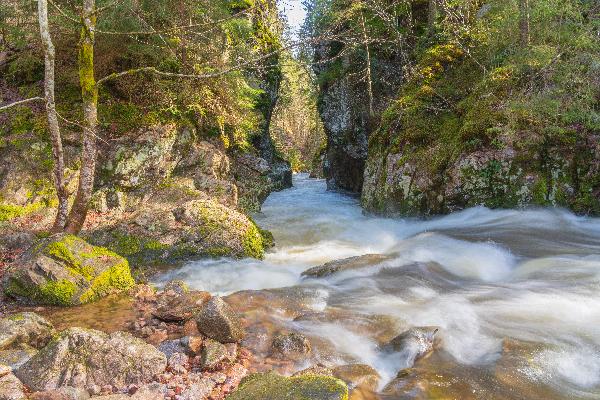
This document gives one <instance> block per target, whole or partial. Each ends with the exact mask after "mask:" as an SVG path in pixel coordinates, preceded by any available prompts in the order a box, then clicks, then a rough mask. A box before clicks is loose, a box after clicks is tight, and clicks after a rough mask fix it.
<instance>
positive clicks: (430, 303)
mask: <svg viewBox="0 0 600 400" xmlns="http://www.w3.org/2000/svg"><path fill="white" fill-rule="evenodd" d="M255 220H256V222H257V223H258V224H259V225H260V226H261V227H263V228H265V229H269V230H270V231H271V232H272V233H273V235H274V237H275V241H276V246H275V247H274V248H273V249H272V250H271V251H270V252H269V253H268V254H267V255H266V257H265V259H264V260H260V261H257V260H249V259H245V260H239V261H235V260H230V259H219V260H202V261H194V262H189V263H187V264H185V265H183V266H182V267H180V268H178V269H176V270H173V271H170V272H168V273H165V274H163V275H162V276H161V277H160V278H159V279H158V282H159V283H160V282H165V281H167V280H170V279H183V280H185V281H186V282H187V283H188V284H189V285H190V286H191V287H193V288H196V289H202V290H207V291H210V292H212V293H220V294H222V295H228V297H227V298H228V299H229V300H230V301H231V302H233V303H235V304H236V305H237V307H238V308H240V309H242V311H243V312H245V314H246V321H247V322H248V323H249V324H250V325H251V328H250V336H251V337H252V334H254V342H252V340H249V343H250V342H252V343H254V345H255V346H256V347H258V348H260V347H261V346H263V347H265V344H264V343H262V344H261V343H259V342H260V340H258V339H257V338H258V337H263V342H264V341H265V340H264V337H266V336H265V335H267V334H272V333H273V332H276V331H295V332H301V333H303V334H305V335H307V336H308V337H309V338H311V341H312V343H313V351H312V355H311V357H310V359H308V360H304V361H303V362H302V363H300V364H298V363H296V364H294V365H293V366H291V367H290V366H288V367H287V368H288V369H287V370H286V371H285V372H287V373H290V372H293V370H296V369H300V368H304V367H306V366H308V365H310V364H312V363H316V362H321V363H323V364H325V365H328V366H333V365H337V364H343V363H364V364H368V365H370V366H372V367H374V368H375V369H377V371H378V372H379V374H380V375H381V377H382V379H381V381H380V385H379V389H378V392H379V394H373V398H390V399H391V398H440V399H441V398H444V399H445V398H457V399H471V398H472V399H592V398H594V399H599V398H600V219H596V218H586V217H579V216H575V215H573V214H571V213H569V212H567V211H563V210H558V209H532V210H525V211H518V210H489V209H486V208H483V207H477V208H472V209H468V210H465V211H462V212H457V213H453V214H451V215H448V216H443V217H439V218H434V219H428V220H421V219H385V218H377V217H373V216H367V215H364V214H363V212H362V210H361V208H360V205H359V201H358V199H355V198H352V197H349V196H345V195H342V194H339V193H334V192H328V191H327V190H326V188H325V183H324V181H322V180H315V179H309V178H308V177H307V176H306V175H302V174H299V175H295V176H294V187H293V188H291V189H288V190H284V191H281V192H278V193H273V194H271V196H270V197H269V198H268V199H267V201H266V202H265V204H264V205H263V208H262V212H261V213H259V214H257V215H256V216H255ZM364 254H383V255H386V257H385V258H379V259H376V261H374V262H373V263H372V264H369V265H367V266H365V267H363V268H359V269H354V270H348V271H343V272H340V273H337V274H333V275H330V276H328V277H324V278H310V279H309V278H303V277H301V275H300V274H301V272H303V271H304V270H306V269H307V268H310V267H313V266H316V265H319V264H323V263H324V262H327V261H330V260H335V259H341V258H346V257H350V256H359V255H364ZM267 321H268V322H267ZM415 326H436V327H439V328H440V331H439V333H438V341H437V344H436V349H435V351H434V353H433V355H432V356H431V357H429V358H426V359H423V360H419V361H417V363H416V364H415V365H414V368H412V369H411V370H408V371H405V373H404V374H403V375H402V376H401V378H400V379H396V380H395V381H393V380H394V378H395V377H396V374H397V373H398V372H399V371H400V370H402V369H403V368H405V367H410V365H407V361H406V360H404V359H402V357H401V356H399V355H398V354H389V353H386V352H382V351H381V350H380V345H381V344H382V343H384V342H385V341H387V340H389V339H390V338H392V337H393V336H395V335H397V334H399V333H401V332H402V331H404V330H406V329H408V328H410V327H415ZM261 332H262V336H260V335H259V333H261ZM267 336H268V335H267ZM265 351H266V350H265ZM280 367H281V366H280ZM281 368H283V367H281ZM391 381H393V382H392V384H390V382H391ZM419 396H421V397H419Z"/></svg>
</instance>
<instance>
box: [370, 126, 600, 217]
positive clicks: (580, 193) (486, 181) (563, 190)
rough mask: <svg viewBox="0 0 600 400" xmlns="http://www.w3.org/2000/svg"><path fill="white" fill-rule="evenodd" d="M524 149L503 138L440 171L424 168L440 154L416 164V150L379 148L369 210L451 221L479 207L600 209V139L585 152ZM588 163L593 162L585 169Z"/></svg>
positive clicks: (373, 166)
mask: <svg viewBox="0 0 600 400" xmlns="http://www.w3.org/2000/svg"><path fill="white" fill-rule="evenodd" d="M519 140H521V139H519ZM523 140H525V139H524V138H523ZM524 144H525V143H520V144H519V143H515V140H514V138H509V137H501V138H499V139H498V140H497V143H496V145H495V147H488V148H480V149H477V150H475V151H465V152H463V153H462V154H460V155H459V156H458V157H457V158H455V159H454V160H453V161H451V162H450V163H449V164H448V165H447V166H445V167H444V168H442V169H441V170H440V169H432V168H428V167H426V166H425V165H424V164H423V162H424V160H426V159H428V158H430V157H434V156H435V155H434V153H435V152H437V151H439V149H436V148H431V149H428V150H426V152H427V153H428V154H427V155H423V156H422V157H419V158H414V157H411V156H410V153H409V151H410V152H412V151H414V149H413V150H408V149H403V148H400V149H398V150H395V147H393V146H390V147H389V148H385V149H383V150H382V149H378V148H377V147H375V146H374V147H373V149H372V151H371V152H370V154H369V160H368V161H367V167H366V169H365V175H364V177H365V183H364V190H363V192H362V199H361V200H362V204H363V206H364V207H365V208H366V209H367V210H368V211H371V212H375V213H380V214H386V215H397V214H402V215H433V214H446V213H450V212H453V211H458V210H462V209H464V208H468V207H473V206H479V205H483V206H486V207H490V208H497V207H503V208H507V207H516V208H522V207H526V206H528V205H532V204H533V205H541V206H564V207H568V208H571V209H574V210H576V211H581V212H590V211H592V212H593V210H594V209H598V210H600V206H598V205H597V200H595V199H596V196H597V192H598V191H600V188H598V187H597V185H596V184H595V183H594V182H595V179H597V178H595V177H596V176H598V174H599V173H600V164H599V163H598V160H600V137H591V138H590V143H589V144H588V145H587V146H585V148H583V147H582V148H579V149H569V148H568V146H562V147H561V148H559V147H556V148H555V149H554V150H548V149H543V148H541V147H538V148H536V146H530V145H527V146H528V147H529V148H524V147H523V145H524ZM541 152H543V153H541ZM583 160H588V161H586V162H584V163H583V164H582V162H583Z"/></svg>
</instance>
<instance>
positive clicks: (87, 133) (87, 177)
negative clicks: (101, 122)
mask: <svg viewBox="0 0 600 400" xmlns="http://www.w3.org/2000/svg"><path fill="white" fill-rule="evenodd" d="M95 8H96V5H95V0H84V1H83V14H82V17H81V22H82V27H81V38H80V40H79V60H78V62H79V82H80V85H81V97H82V100H83V115H84V127H83V150H82V152H81V169H80V171H79V186H78V188H77V195H76V196H75V201H74V203H73V207H71V212H70V213H69V218H68V221H67V226H66V231H67V232H69V233H78V232H79V231H80V230H81V228H82V227H83V223H84V222H85V217H86V216H87V212H88V206H89V202H90V199H91V197H92V191H93V189H94V174H95V169H96V127H97V125H98V85H97V84H96V79H95V78H94V31H95V29H96V15H95Z"/></svg>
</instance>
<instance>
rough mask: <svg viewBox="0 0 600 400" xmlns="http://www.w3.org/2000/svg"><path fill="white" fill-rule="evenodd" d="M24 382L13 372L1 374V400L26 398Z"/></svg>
mask: <svg viewBox="0 0 600 400" xmlns="http://www.w3.org/2000/svg"><path fill="white" fill-rule="evenodd" d="M26 399H27V396H26V395H25V388H24V387H23V384H22V383H21V382H20V381H19V380H18V379H17V377H16V376H14V375H13V374H7V375H4V376H0V400H26Z"/></svg>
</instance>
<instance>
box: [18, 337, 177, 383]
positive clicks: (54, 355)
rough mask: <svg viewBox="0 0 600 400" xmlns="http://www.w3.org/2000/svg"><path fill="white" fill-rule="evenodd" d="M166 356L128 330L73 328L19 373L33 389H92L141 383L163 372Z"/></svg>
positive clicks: (44, 349) (56, 339) (53, 341)
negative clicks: (70, 387)
mask: <svg viewBox="0 0 600 400" xmlns="http://www.w3.org/2000/svg"><path fill="white" fill-rule="evenodd" d="M166 365H167V360H166V357H165V355H164V354H163V353H161V352H160V351H158V350H157V349H156V348H155V347H154V346H152V345H149V344H147V343H145V342H144V341H142V340H140V339H137V338H134V337H133V336H131V335H130V334H128V333H124V332H115V333H112V334H110V335H107V334H105V333H102V332H100V331H96V330H92V329H82V328H70V329H67V330H65V331H63V332H62V333H61V334H60V335H58V336H57V337H56V338H55V339H53V340H52V341H51V342H50V344H48V345H47V346H46V347H44V348H43V349H42V350H40V352H39V353H38V354H36V355H35V356H34V357H33V358H32V359H31V360H29V361H28V362H27V363H26V364H25V365H23V366H22V367H20V368H19V369H18V370H17V372H16V375H17V377H18V378H19V379H20V380H21V381H22V382H23V383H24V384H26V385H27V386H28V387H29V388H31V389H32V390H37V391H44V390H54V389H57V388H59V387H62V386H72V387H76V388H84V389H87V390H91V389H93V388H95V387H98V386H99V387H103V386H105V385H112V386H113V387H116V388H125V387H127V386H128V385H142V384H144V383H146V382H149V381H150V380H151V379H152V378H153V377H154V376H155V375H157V374H160V373H162V372H163V371H164V370H165V368H166Z"/></svg>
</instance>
